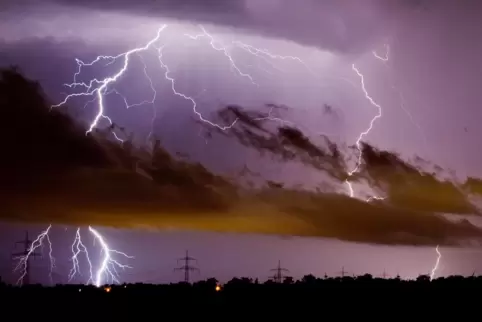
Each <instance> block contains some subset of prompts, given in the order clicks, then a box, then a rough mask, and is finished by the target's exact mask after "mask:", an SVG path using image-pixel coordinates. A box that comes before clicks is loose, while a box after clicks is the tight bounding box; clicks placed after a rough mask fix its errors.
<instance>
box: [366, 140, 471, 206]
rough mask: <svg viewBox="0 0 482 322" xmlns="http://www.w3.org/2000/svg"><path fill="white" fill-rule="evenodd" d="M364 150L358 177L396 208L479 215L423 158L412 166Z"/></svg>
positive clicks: (384, 153)
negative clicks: (382, 193) (429, 167)
mask: <svg viewBox="0 0 482 322" xmlns="http://www.w3.org/2000/svg"><path fill="white" fill-rule="evenodd" d="M362 151H363V154H362V160H363V163H362V165H361V167H360V175H359V177H364V178H365V179H367V180H368V182H369V183H370V185H372V186H374V187H377V188H380V189H381V190H382V191H384V192H385V193H386V195H387V201H388V202H390V204H392V205H393V206H396V207H399V208H402V209H404V208H408V209H412V210H418V211H428V212H439V213H453V214H474V213H477V212H478V210H477V208H476V207H475V206H473V205H472V204H471V203H470V201H469V200H468V195H467V194H466V193H465V192H464V191H463V190H462V188H461V187H459V186H458V185H457V184H456V183H454V182H452V181H450V180H448V179H442V178H440V176H441V175H443V174H444V173H443V170H442V169H441V168H440V167H438V166H434V171H431V172H429V171H427V169H426V168H427V162H426V161H424V160H421V159H420V158H417V159H416V161H415V164H410V163H408V162H407V161H404V160H403V159H401V157H400V156H398V155H397V154H395V153H390V152H387V151H380V150H377V149H375V148H374V147H372V146H370V145H368V144H366V143H363V144H362ZM417 163H418V164H417Z"/></svg>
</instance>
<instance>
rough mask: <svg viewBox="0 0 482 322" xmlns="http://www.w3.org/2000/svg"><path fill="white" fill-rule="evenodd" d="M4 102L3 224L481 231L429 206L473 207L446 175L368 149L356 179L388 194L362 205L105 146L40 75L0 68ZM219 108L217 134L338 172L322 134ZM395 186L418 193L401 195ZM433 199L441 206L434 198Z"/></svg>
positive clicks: (342, 232)
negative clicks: (50, 95) (221, 128)
mask: <svg viewBox="0 0 482 322" xmlns="http://www.w3.org/2000/svg"><path fill="white" fill-rule="evenodd" d="M0 102H1V111H2V113H3V117H2V119H3V126H2V127H1V130H0V131H1V134H2V137H4V138H9V139H8V140H4V142H3V146H2V148H3V151H2V155H3V157H2V158H1V159H0V160H1V161H0V162H1V164H0V175H1V176H2V178H3V179H2V181H1V182H0V189H1V194H0V202H1V204H2V211H1V218H2V219H3V220H15V221H29V222H46V223H47V222H54V223H65V224H74V223H79V224H80V223H82V224H99V225H110V226H122V227H143V226H144V227H146V226H148V227H158V228H180V229H198V230H214V231H235V232H255V233H271V234H289V235H306V236H322V237H331V238H339V239H343V240H350V241H362V242H372V243H389V244H391V243H397V244H444V243H446V244H460V243H462V242H464V241H467V240H472V239H476V240H479V239H480V237H482V235H481V234H482V231H481V230H480V229H478V228H477V227H475V226H473V225H471V224H470V223H468V222H467V221H458V222H454V221H449V220H448V219H445V218H444V217H441V216H438V215H436V214H434V212H439V211H447V210H454V209H455V210H458V212H459V213H468V212H469V210H470V205H468V204H467V203H466V202H465V201H464V200H465V199H464V198H463V196H461V195H458V194H457V193H459V192H458V190H457V189H453V188H451V187H450V183H448V182H442V181H440V180H439V179H437V178H436V176H434V175H432V174H430V173H429V172H425V173H424V174H423V176H422V175H420V174H419V173H418V170H417V168H416V167H414V166H412V165H409V164H408V163H406V162H403V161H402V160H400V159H399V158H397V157H396V156H394V155H393V154H390V153H388V152H380V151H376V150H373V148H371V147H369V146H366V147H365V150H367V149H372V150H371V151H372V153H371V154H370V153H367V155H368V156H367V157H366V159H365V160H364V161H365V162H366V166H365V167H364V168H363V169H362V172H361V175H360V176H358V177H356V178H353V179H354V180H357V181H361V180H367V181H370V182H372V183H375V184H376V185H377V186H379V187H380V190H381V191H382V192H385V193H386V194H387V197H388V198H387V200H386V201H385V202H372V203H366V202H364V201H359V200H355V199H351V198H348V197H347V196H344V195H339V194H335V193H328V192H325V193H322V192H314V191H300V190H295V189H288V188H283V187H282V185H279V184H275V183H272V184H271V185H269V186H268V187H266V188H263V189H246V188H243V187H241V186H239V185H238V184H237V183H236V182H234V181H232V180H228V179H226V178H223V177H221V176H217V175H215V174H213V173H211V172H210V171H208V170H207V169H206V168H204V167H203V166H202V165H200V164H195V163H191V162H187V161H182V160H180V159H178V158H174V157H173V156H171V155H169V154H168V153H167V152H166V151H165V150H164V149H163V148H162V146H161V145H160V143H159V142H156V143H155V144H154V147H153V149H152V150H150V149H149V150H144V149H140V148H137V147H135V146H132V145H130V144H129V143H126V144H124V145H123V146H120V145H119V144H118V143H114V142H111V141H109V140H108V139H107V135H108V134H109V133H108V132H105V131H99V132H97V133H95V134H94V135H91V136H85V134H84V133H85V131H84V129H82V128H81V127H80V126H79V125H77V124H75V123H74V122H73V121H72V120H71V119H70V118H69V117H67V116H65V115H62V114H60V113H59V112H58V111H56V110H52V111H50V110H49V102H48V100H47V99H46V98H45V96H44V95H43V94H42V91H41V88H40V86H39V84H38V83H36V82H32V81H28V80H26V79H25V78H24V77H23V76H22V75H20V74H19V73H18V72H16V71H15V70H4V71H2V73H1V75H0ZM220 113H221V114H220V116H221V117H224V118H229V117H237V118H238V119H239V121H238V123H239V124H238V125H237V126H236V127H235V128H234V130H233V131H231V132H225V133H224V134H225V135H228V136H232V137H233V138H235V139H237V140H240V141H241V142H242V143H243V144H245V145H247V146H249V147H251V148H255V149H256V150H258V151H265V152H266V153H269V154H270V155H273V156H277V157H278V160H282V161H289V162H301V163H303V164H305V165H307V166H310V167H313V168H315V169H316V170H318V171H322V172H324V173H326V174H327V176H328V178H329V180H328V182H329V183H330V185H333V184H341V183H342V181H343V180H344V179H345V178H346V175H345V173H346V172H345V171H346V165H345V163H344V160H343V158H342V157H341V153H340V147H337V146H335V145H334V144H333V143H331V142H330V141H329V140H328V139H326V140H325V144H323V145H321V146H320V145H316V144H314V143H313V142H311V141H310V139H309V138H308V137H306V136H305V135H304V134H303V133H302V132H300V131H299V130H297V129H293V128H289V127H273V126H270V125H268V123H266V122H265V121H263V120H261V116H262V115H258V114H255V113H254V112H253V114H249V115H248V114H247V112H246V111H244V110H243V109H242V108H240V107H233V106H231V107H227V108H226V109H225V110H223V111H221V112H220ZM256 119H258V120H257V121H256ZM114 126H115V125H114ZM213 135H216V134H213ZM367 151H368V150H367ZM368 152H369V151H368ZM420 178H423V179H420ZM400 182H402V183H404V184H405V185H406V186H407V187H413V189H414V191H421V192H422V193H420V194H417V195H416V197H415V193H408V194H407V193H405V194H404V195H403V197H400V194H399V193H398V192H397V191H398V190H397V189H398V187H399V184H400ZM419 185H422V186H423V189H421V188H419ZM396 188H397V189H396ZM407 189H408V188H407ZM407 189H404V191H406V190H407ZM437 189H439V190H437ZM431 193H435V196H432V195H431ZM439 195H442V196H443V202H439V201H437V200H439V199H440V197H439ZM437 198H438V199H437ZM427 200H432V201H433V202H432V203H427Z"/></svg>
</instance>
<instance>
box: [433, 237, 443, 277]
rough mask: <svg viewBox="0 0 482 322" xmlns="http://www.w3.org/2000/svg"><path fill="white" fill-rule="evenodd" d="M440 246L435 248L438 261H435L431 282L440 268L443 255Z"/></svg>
mask: <svg viewBox="0 0 482 322" xmlns="http://www.w3.org/2000/svg"><path fill="white" fill-rule="evenodd" d="M438 246H439V245H437V247H435V252H437V260H436V261H435V265H434V266H433V268H432V272H431V273H430V280H433V278H434V277H435V273H436V272H437V269H438V267H439V264H440V259H441V258H442V254H441V253H440V251H439V249H438Z"/></svg>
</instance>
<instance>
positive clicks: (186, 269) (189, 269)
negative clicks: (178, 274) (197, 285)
mask: <svg viewBox="0 0 482 322" xmlns="http://www.w3.org/2000/svg"><path fill="white" fill-rule="evenodd" d="M179 261H183V262H184V265H182V266H181V267H177V268H174V271H184V282H186V283H189V282H190V278H189V277H190V276H189V274H190V272H200V270H199V268H197V267H195V266H192V265H190V264H189V263H190V262H192V261H194V262H196V263H197V259H195V258H193V257H189V252H188V251H187V250H186V255H185V256H184V257H182V258H179V259H178V260H177V263H178V264H179Z"/></svg>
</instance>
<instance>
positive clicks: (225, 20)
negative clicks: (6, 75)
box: [3, 0, 420, 53]
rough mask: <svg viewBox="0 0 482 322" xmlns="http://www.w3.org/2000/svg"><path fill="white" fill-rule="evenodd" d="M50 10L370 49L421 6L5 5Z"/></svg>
mask: <svg viewBox="0 0 482 322" xmlns="http://www.w3.org/2000/svg"><path fill="white" fill-rule="evenodd" d="M28 5H31V6H32V8H35V9H33V11H34V12H35V11H39V10H40V11H42V12H44V13H45V14H48V13H49V12H50V13H58V14H63V13H65V12H70V13H71V12H75V11H77V12H80V11H81V10H88V11H90V12H92V11H96V12H99V11H102V12H118V13H127V14H130V15H136V16H141V17H142V16H143V17H153V18H172V19H176V20H181V21H189V22H190V23H203V24H204V23H206V24H214V25H218V26H224V27H228V28H237V29H240V30H244V31H246V32H248V33H252V34H257V35H261V36H266V37H274V38H281V39H286V40H289V41H294V42H297V43H300V44H304V45H308V46H314V47H319V48H322V49H325V50H329V51H334V52H338V53H356V52H364V51H366V50H367V49H368V48H371V47H372V46H373V45H374V44H379V43H380V41H381V40H383V39H386V37H389V36H391V35H392V33H393V32H394V30H395V29H396V28H397V24H399V23H400V21H402V19H404V17H405V15H406V14H407V13H409V12H412V11H414V10H417V9H418V8H420V5H419V4H418V3H416V2H414V1H401V0H396V1H390V2H387V1H383V0H370V1H364V2H363V3H360V2H359V1H356V0H343V1H339V0H328V1H317V0H298V1H295V2H293V1H291V0H263V1H260V0H232V1H224V0H209V1H198V0H182V1H179V0H176V1H174V0H156V1H152V0H138V1H130V0H119V1H110V0H103V1H94V0H73V1H72V0H68V1H67V0H50V1H45V2H43V3H42V6H38V4H35V2H33V1H29V0H24V1H20V2H19V1H6V2H5V3H4V4H3V6H4V10H5V11H6V10H7V9H9V10H11V11H13V10H15V8H22V11H23V12H25V9H24V8H28Z"/></svg>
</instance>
